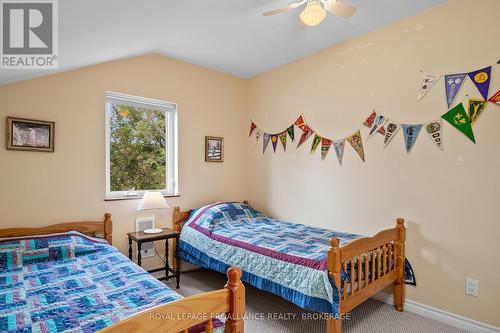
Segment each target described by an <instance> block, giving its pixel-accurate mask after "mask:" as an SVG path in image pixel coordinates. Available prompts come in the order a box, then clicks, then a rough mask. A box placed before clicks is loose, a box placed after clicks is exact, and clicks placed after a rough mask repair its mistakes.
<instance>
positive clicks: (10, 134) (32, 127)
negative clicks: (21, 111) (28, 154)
mask: <svg viewBox="0 0 500 333" xmlns="http://www.w3.org/2000/svg"><path fill="white" fill-rule="evenodd" d="M54 131H55V123H54V122H52V121H41V120H32V119H23V118H12V117H7V149H9V150H28V151H41V152H54Z"/></svg>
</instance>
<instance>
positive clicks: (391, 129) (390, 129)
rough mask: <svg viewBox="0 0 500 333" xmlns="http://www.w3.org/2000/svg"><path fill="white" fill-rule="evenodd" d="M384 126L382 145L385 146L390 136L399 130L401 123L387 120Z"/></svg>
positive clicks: (390, 138) (389, 140)
mask: <svg viewBox="0 0 500 333" xmlns="http://www.w3.org/2000/svg"><path fill="white" fill-rule="evenodd" d="M385 127H386V130H385V137H384V147H387V145H388V144H389V142H391V140H392V138H393V137H394V136H395V135H396V134H397V133H398V132H399V129H400V128H401V125H400V124H398V123H395V122H393V121H391V120H389V121H388V122H387V125H386V126H385Z"/></svg>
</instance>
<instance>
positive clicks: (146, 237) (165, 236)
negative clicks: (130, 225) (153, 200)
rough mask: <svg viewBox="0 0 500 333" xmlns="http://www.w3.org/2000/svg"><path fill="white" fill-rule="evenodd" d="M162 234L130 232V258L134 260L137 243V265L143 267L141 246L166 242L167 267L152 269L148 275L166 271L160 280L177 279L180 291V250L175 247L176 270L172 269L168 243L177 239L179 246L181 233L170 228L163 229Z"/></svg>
mask: <svg viewBox="0 0 500 333" xmlns="http://www.w3.org/2000/svg"><path fill="white" fill-rule="evenodd" d="M162 230H163V231H162V232H161V233H159V234H145V233H144V232H143V231H137V232H129V233H128V234H127V235H128V258H129V259H130V260H132V242H133V241H134V242H136V243H137V265H139V266H141V264H142V258H141V246H142V244H143V243H148V242H155V241H161V240H164V241H165V259H166V260H165V267H162V268H157V269H152V270H150V271H148V273H154V272H160V271H165V276H162V277H160V278H158V280H169V279H171V278H174V277H175V278H176V282H177V289H179V280H180V277H181V265H180V258H179V249H178V247H177V246H176V247H175V253H174V258H175V262H176V265H175V270H173V269H172V268H170V264H169V262H168V259H169V249H168V241H169V240H170V239H175V240H176V244H179V236H180V234H181V233H180V232H177V231H174V230H172V229H169V228H162Z"/></svg>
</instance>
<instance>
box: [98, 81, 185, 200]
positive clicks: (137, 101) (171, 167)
mask: <svg viewBox="0 0 500 333" xmlns="http://www.w3.org/2000/svg"><path fill="white" fill-rule="evenodd" d="M111 104H119V105H126V106H131V107H138V108H146V109H151V110H155V111H160V112H165V115H166V120H167V127H166V131H167V136H166V137H167V142H166V149H167V154H166V155H167V161H166V163H167V174H166V179H167V184H166V185H167V189H150V190H156V191H161V192H162V193H163V195H165V196H178V195H179V191H178V189H179V186H178V171H177V170H178V144H177V141H178V128H177V112H178V111H177V104H176V103H171V102H165V101H161V100H158V99H152V98H146V97H139V96H133V95H127V94H122V93H116V92H110V91H107V92H106V103H105V113H106V199H110V200H113V199H124V198H140V197H142V195H144V192H146V191H111V175H110V167H111V161H110V151H111V150H110V141H111V133H110V128H109V126H110V116H111Z"/></svg>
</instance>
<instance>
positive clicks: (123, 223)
mask: <svg viewBox="0 0 500 333" xmlns="http://www.w3.org/2000/svg"><path fill="white" fill-rule="evenodd" d="M244 89H245V83H244V81H243V80H241V79H238V78H234V77H231V76H228V75H225V74H221V73H218V72H215V71H211V70H208V69H204V68H200V67H197V66H193V65H190V64H186V63H183V62H179V61H175V60H171V59H168V58H165V57H162V56H159V55H149V56H142V57H137V58H132V59H127V60H122V61H116V62H110V63H105V64H102V65H97V66H92V67H87V68H84V69H80V70H75V71H70V72H66V73H62V74H57V75H52V76H47V77H44V78H39V79H34V80H30V81H26V82H21V83H15V84H10V85H4V86H0V106H1V107H0V118H2V119H5V117H6V116H16V117H25V118H33V119H42V120H51V121H55V122H56V142H55V147H56V151H55V153H33V152H19V151H8V150H5V149H0V165H1V167H0V169H1V171H2V172H1V173H0V184H2V185H1V187H0V202H1V205H0V228H5V227H15V226H36V225H44V224H49V223H54V222H56V221H67V220H68V219H69V220H72V219H96V218H100V217H101V216H102V214H104V212H110V213H112V214H113V220H114V243H115V246H117V247H118V248H119V249H121V250H122V251H123V250H125V249H126V246H127V242H126V232H128V231H133V230H134V229H135V222H134V221H135V217H136V212H135V209H136V207H137V204H138V201H137V200H126V201H115V202H105V201H104V196H105V166H104V161H105V151H104V147H105V146H104V143H105V140H104V133H105V128H104V116H105V113H104V96H105V91H107V90H108V91H115V92H122V93H126V94H132V95H138V96H144V97H151V98H157V99H161V100H166V101H171V102H176V103H178V106H179V178H180V179H179V184H180V198H171V199H169V200H168V202H169V204H170V206H171V207H173V206H174V205H180V206H181V207H183V208H191V207H196V206H198V205H201V204H205V203H207V202H210V201H214V200H228V199H230V200H235V199H236V200H243V199H244V198H245V194H246V192H245V191H246V186H245V183H244V181H243V178H242V176H241V175H242V172H243V170H244V168H245V163H244V160H243V159H244V157H245V154H244V153H243V152H242V150H241V147H242V146H243V145H244V143H245V141H244V136H242V135H241V133H242V131H246V117H245V116H244V112H243V108H244V105H243V103H244V101H245V100H244V93H245V91H244ZM2 132H3V131H2ZM205 135H215V136H223V137H224V138H225V149H226V150H225V161H224V163H205V161H204V158H205V156H204V154H205V148H204V145H205V141H204V140H205ZM0 140H1V141H0V146H2V147H4V146H5V141H4V140H5V137H4V136H1V139H0ZM159 218H160V221H159V225H167V223H168V224H170V219H171V210H169V211H168V212H165V213H162V214H160V216H159Z"/></svg>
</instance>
